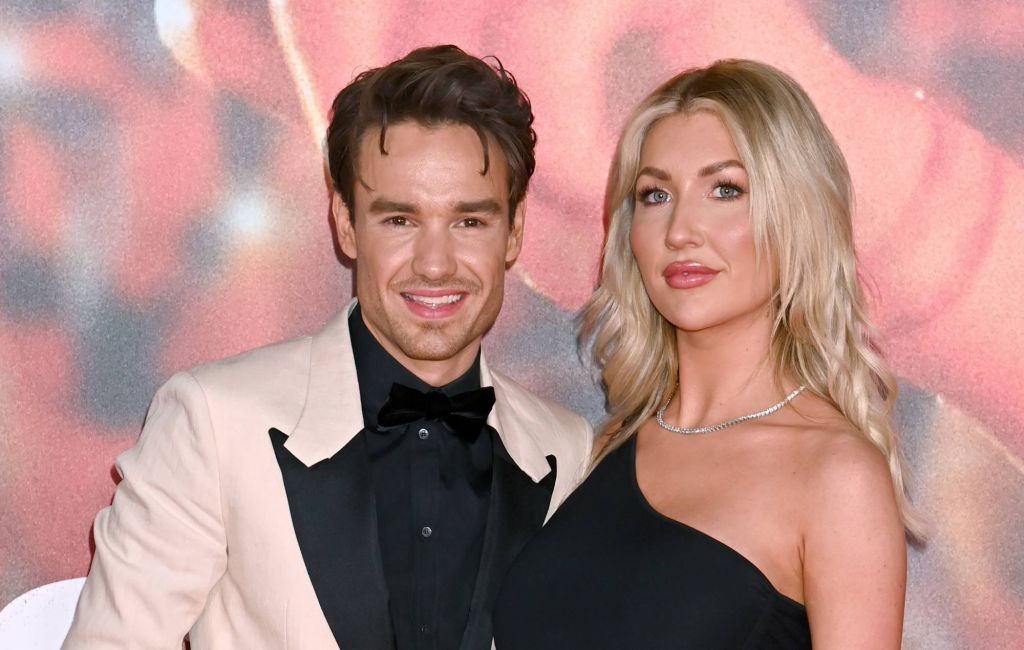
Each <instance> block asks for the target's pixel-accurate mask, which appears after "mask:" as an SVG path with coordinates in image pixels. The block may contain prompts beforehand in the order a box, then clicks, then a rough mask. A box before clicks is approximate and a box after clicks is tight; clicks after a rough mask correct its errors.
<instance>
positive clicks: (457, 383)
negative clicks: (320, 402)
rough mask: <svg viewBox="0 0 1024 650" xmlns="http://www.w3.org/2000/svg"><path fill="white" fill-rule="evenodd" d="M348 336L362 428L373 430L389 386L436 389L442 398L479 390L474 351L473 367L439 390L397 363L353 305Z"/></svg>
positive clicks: (388, 392) (478, 360)
mask: <svg viewBox="0 0 1024 650" xmlns="http://www.w3.org/2000/svg"><path fill="white" fill-rule="evenodd" d="M348 330H349V336H350V338H351V341H352V356H353V358H354V360H355V365H356V377H357V378H358V381H359V401H360V404H361V405H362V409H363V424H364V426H366V428H368V429H370V428H376V427H377V412H378V411H380V407H382V406H384V402H386V401H387V400H388V395H389V394H390V393H391V384H393V383H398V384H404V385H406V386H408V387H409V388H415V389H416V390H419V391H423V392H424V393H426V392H429V391H432V390H439V391H441V392H442V393H444V394H445V395H449V396H451V395H457V394H458V393H464V392H466V391H468V390H474V389H477V388H480V353H479V352H477V355H476V359H474V360H473V365H471V366H470V367H469V370H467V371H466V372H465V373H463V374H462V376H460V377H459V378H457V379H455V380H454V381H452V382H450V383H448V384H445V385H444V386H441V387H439V388H438V387H434V386H431V385H430V384H428V383H426V382H425V381H423V380H422V379H420V378H419V377H417V376H416V375H414V374H413V373H412V372H410V371H409V369H408V368H406V367H405V366H403V365H402V364H401V363H399V362H398V360H397V359H395V358H394V357H393V356H391V354H389V353H388V351H387V350H385V349H384V346H382V345H381V344H380V342H379V341H377V338H376V337H375V336H374V335H373V333H372V332H370V329H369V328H368V327H367V326H366V323H365V322H364V321H363V314H362V310H361V309H360V307H359V305H358V304H357V305H356V307H355V309H353V310H352V313H351V314H349V317H348Z"/></svg>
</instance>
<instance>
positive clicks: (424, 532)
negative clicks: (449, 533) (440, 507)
mask: <svg viewBox="0 0 1024 650" xmlns="http://www.w3.org/2000/svg"><path fill="white" fill-rule="evenodd" d="M433 534H434V531H433V529H432V528H431V527H430V526H424V527H423V528H421V529H420V535H423V536H424V537H430V536H431V535H433Z"/></svg>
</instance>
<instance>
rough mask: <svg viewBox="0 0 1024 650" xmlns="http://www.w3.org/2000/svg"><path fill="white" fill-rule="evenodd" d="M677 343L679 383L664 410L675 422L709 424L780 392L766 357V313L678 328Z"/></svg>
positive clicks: (764, 402) (756, 408) (768, 339)
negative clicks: (697, 327) (693, 329)
mask: <svg viewBox="0 0 1024 650" xmlns="http://www.w3.org/2000/svg"><path fill="white" fill-rule="evenodd" d="M676 343H677V346H678V349H679V387H678V389H677V390H676V393H675V396H674V397H673V398H672V401H671V403H670V404H669V407H668V409H666V411H665V418H666V419H667V420H669V421H670V422H672V423H674V424H677V425H680V426H686V427H690V426H704V425H708V424H714V423H716V422H721V421H724V420H728V419H731V418H734V417H737V416H739V415H745V414H747V413H751V412H755V411H759V410H761V409H763V408H765V407H767V406H770V405H771V404H774V403H775V402H777V401H779V400H780V399H782V398H783V397H784V396H785V392H784V391H785V390H787V387H786V386H782V387H780V386H777V385H776V382H775V373H774V368H773V367H772V364H771V362H770V348H771V320H770V319H769V317H768V316H767V314H765V315H758V316H751V317H750V318H747V319H737V320H734V321H730V322H728V323H724V324H722V325H717V326H715V327H711V328H707V329H704V330H700V331H696V332H686V331H682V330H677V332H676ZM788 388H789V389H791V388H792V387H788Z"/></svg>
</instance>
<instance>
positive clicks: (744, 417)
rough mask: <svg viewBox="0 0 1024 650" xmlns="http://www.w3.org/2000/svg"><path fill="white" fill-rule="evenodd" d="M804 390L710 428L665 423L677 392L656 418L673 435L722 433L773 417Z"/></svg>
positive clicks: (796, 391)
mask: <svg viewBox="0 0 1024 650" xmlns="http://www.w3.org/2000/svg"><path fill="white" fill-rule="evenodd" d="M804 388H806V387H805V386H804V385H803V384H801V385H800V387H799V388H797V389H796V390H794V391H793V392H792V393H790V394H789V395H786V399H784V400H782V401H781V402H779V403H778V404H774V405H772V406H769V407H768V408H766V409H765V410H763V411H758V412H757V413H751V414H749V415H741V416H739V417H738V418H733V419H731V420H726V421H725V422H722V423H721V424H712V425H711V426H709V427H675V426H672V425H671V424H669V423H668V422H665V409H667V408H668V404H669V402H671V401H672V397H673V395H675V391H673V393H672V395H669V396H668V401H666V402H665V406H662V407H661V408H660V409H658V414H657V416H655V417H656V419H657V420H658V424H659V425H660V426H661V428H663V429H668V430H669V431H671V432H672V433H681V434H683V435H687V436H690V435H694V434H698V433H714V432H715V431H721V430H722V429H725V428H727V427H731V426H733V425H734V424H739V423H740V422H747V421H749V420H756V419H758V418H763V417H765V416H766V415H771V414H772V413H774V412H775V411H778V410H779V409H780V408H782V407H783V406H785V405H786V404H789V403H790V402H792V401H793V398H794V397H796V396H797V395H799V394H800V393H801V392H803V390H804Z"/></svg>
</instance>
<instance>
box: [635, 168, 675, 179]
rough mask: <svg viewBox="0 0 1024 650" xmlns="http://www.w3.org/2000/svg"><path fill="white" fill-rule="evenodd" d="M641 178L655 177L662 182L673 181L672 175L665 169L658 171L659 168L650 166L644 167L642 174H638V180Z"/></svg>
mask: <svg viewBox="0 0 1024 650" xmlns="http://www.w3.org/2000/svg"><path fill="white" fill-rule="evenodd" d="M641 176H653V177H655V178H657V179H658V180H662V181H670V180H672V174H670V173H668V172H667V171H665V170H664V169H658V168H657V167H650V166H648V167H644V168H643V169H641V170H640V173H639V174H637V178H639V177H641Z"/></svg>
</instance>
